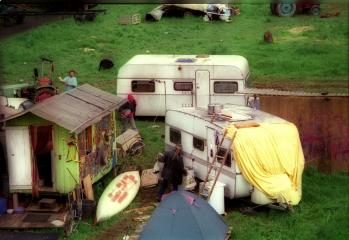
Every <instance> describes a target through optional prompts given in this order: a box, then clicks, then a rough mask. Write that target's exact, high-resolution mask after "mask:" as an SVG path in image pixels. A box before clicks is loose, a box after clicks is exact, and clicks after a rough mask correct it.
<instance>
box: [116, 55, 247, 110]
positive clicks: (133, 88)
mask: <svg viewBox="0 0 349 240" xmlns="http://www.w3.org/2000/svg"><path fill="white" fill-rule="evenodd" d="M249 75H250V70H249V65H248V62H247V60H246V58H244V57H242V56H237V55H197V56H196V55H136V56H134V57H133V58H131V59H130V60H129V61H128V62H127V63H126V64H124V65H123V66H122V67H121V68H120V70H119V73H118V77H117V95H118V96H119V97H126V96H127V94H132V95H133V96H134V97H135V98H136V101H137V111H136V115H137V116H165V113H166V109H173V108H180V107H197V106H207V105H208V104H210V103H217V102H219V103H223V104H224V103H232V104H237V105H242V106H246V105H247V97H246V96H245V95H244V94H242V93H239V91H242V90H244V88H245V87H246V82H247V80H248V77H249Z"/></svg>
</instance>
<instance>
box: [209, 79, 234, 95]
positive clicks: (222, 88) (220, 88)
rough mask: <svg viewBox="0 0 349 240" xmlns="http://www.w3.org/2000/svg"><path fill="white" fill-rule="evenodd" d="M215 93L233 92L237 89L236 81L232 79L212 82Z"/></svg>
mask: <svg viewBox="0 0 349 240" xmlns="http://www.w3.org/2000/svg"><path fill="white" fill-rule="evenodd" d="M213 89H214V92H215V93H234V92H236V91H237V90H238V83H237V82H233V81H224V82H223V81H217V82H214V84H213Z"/></svg>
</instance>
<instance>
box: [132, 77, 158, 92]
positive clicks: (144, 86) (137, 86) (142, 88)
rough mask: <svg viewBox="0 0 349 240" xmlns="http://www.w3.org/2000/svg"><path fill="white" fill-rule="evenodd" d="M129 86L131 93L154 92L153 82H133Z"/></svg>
mask: <svg viewBox="0 0 349 240" xmlns="http://www.w3.org/2000/svg"><path fill="white" fill-rule="evenodd" d="M131 85H132V92H155V82H154V81H144V80H143V81H142V80H137V81H136V80H134V81H132V83H131Z"/></svg>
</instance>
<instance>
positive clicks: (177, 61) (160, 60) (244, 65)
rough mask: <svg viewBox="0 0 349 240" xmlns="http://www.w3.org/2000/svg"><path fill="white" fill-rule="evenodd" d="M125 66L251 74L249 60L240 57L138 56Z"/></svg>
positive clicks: (244, 75)
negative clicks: (214, 68) (223, 68)
mask: <svg viewBox="0 0 349 240" xmlns="http://www.w3.org/2000/svg"><path fill="white" fill-rule="evenodd" d="M125 65H165V66H169V65H173V66H177V65H181V66H183V65H189V66H190V65H191V66H203V65H208V66H212V65H213V66H232V67H234V68H238V69H239V70H240V71H241V74H242V75H243V77H244V78H246V76H247V75H248V73H249V66H248V61H247V59H246V58H244V57H243V56H239V55H169V54H168V55H152V54H149V55H136V56H134V57H132V58H131V59H130V60H129V61H128V62H127V63H126V64H125Z"/></svg>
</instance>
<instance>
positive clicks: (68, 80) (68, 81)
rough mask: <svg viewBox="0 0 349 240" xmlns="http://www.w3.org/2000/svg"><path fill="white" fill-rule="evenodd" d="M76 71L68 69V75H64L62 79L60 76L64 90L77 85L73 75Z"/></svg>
mask: <svg viewBox="0 0 349 240" xmlns="http://www.w3.org/2000/svg"><path fill="white" fill-rule="evenodd" d="M75 74H76V72H75V71H74V70H70V71H69V72H68V76H66V77H65V78H64V79H62V78H61V77H58V78H59V81H61V82H62V83H64V86H65V88H64V91H70V90H72V89H74V88H76V87H77V86H78V80H77V79H76V77H75Z"/></svg>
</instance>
